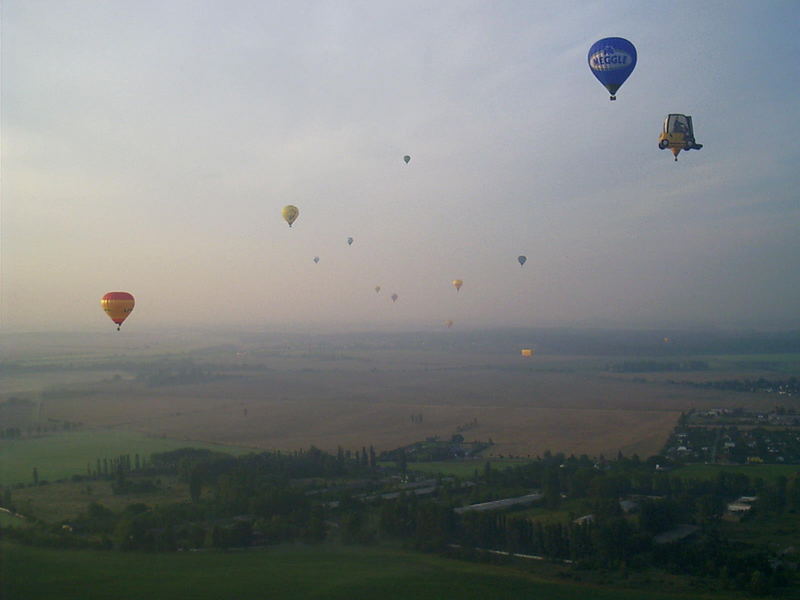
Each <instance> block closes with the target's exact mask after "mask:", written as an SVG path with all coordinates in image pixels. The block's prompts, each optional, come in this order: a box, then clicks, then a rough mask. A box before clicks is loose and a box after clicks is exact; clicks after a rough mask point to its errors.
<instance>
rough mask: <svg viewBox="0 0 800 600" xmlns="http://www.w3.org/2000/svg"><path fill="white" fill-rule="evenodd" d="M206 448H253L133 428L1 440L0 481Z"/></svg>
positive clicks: (56, 475) (64, 474)
mask: <svg viewBox="0 0 800 600" xmlns="http://www.w3.org/2000/svg"><path fill="white" fill-rule="evenodd" d="M187 446H191V447H193V448H209V449H212V450H217V451H220V452H229V453H231V454H245V453H247V452H254V451H255V450H253V449H252V448H241V447H234V446H222V445H218V444H208V443H202V442H190V441H183V440H175V439H169V438H160V437H148V436H146V435H143V434H141V433H136V432H132V431H122V430H119V431H116V430H114V431H112V430H91V431H75V432H69V433H59V434H53V435H45V436H42V437H36V438H26V439H21V440H2V441H0V485H14V484H16V483H32V482H33V469H34V467H36V469H37V471H38V473H39V481H45V480H47V481H55V480H58V479H65V478H69V477H71V476H72V475H76V474H77V475H85V474H86V465H87V463H91V464H92V465H94V464H95V461H96V460H97V459H98V458H99V459H101V460H102V459H103V458H109V459H110V458H115V457H117V456H119V455H121V454H130V455H131V457H133V456H134V455H135V454H139V456H140V457H142V458H149V457H150V455H151V454H152V453H154V452H165V451H168V450H175V449H176V448H185V447H187Z"/></svg>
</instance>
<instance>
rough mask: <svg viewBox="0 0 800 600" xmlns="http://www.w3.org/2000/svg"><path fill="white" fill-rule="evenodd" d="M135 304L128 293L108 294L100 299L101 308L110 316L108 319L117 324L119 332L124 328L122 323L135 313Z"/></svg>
mask: <svg viewBox="0 0 800 600" xmlns="http://www.w3.org/2000/svg"><path fill="white" fill-rule="evenodd" d="M134 304H135V300H134V299H133V296H132V295H131V294H129V293H128V292H108V293H107V294H106V295H105V296H103V297H102V298H101V299H100V306H101V307H102V308H103V310H104V311H105V313H106V314H107V315H108V318H109V319H111V320H112V321H114V323H116V324H117V331H119V328H120V327H121V326H122V322H123V321H124V320H125V319H127V318H128V315H130V314H131V311H133V305H134Z"/></svg>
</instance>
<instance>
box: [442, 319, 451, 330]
mask: <svg viewBox="0 0 800 600" xmlns="http://www.w3.org/2000/svg"><path fill="white" fill-rule="evenodd" d="M444 324H445V326H446V327H447V328H448V329H450V328H451V327H452V326H453V321H451V320H450V319H447V321H445V322H444Z"/></svg>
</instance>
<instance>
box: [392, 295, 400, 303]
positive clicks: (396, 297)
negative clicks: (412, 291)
mask: <svg viewBox="0 0 800 600" xmlns="http://www.w3.org/2000/svg"><path fill="white" fill-rule="evenodd" d="M398 298H399V296H398V295H397V294H392V302H397V299H398Z"/></svg>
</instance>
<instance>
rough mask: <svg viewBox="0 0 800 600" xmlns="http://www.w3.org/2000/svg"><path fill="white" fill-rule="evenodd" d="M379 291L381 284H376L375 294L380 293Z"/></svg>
mask: <svg viewBox="0 0 800 600" xmlns="http://www.w3.org/2000/svg"><path fill="white" fill-rule="evenodd" d="M380 291H381V286H379V285H376V286H375V293H376V294H379V293H380Z"/></svg>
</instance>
